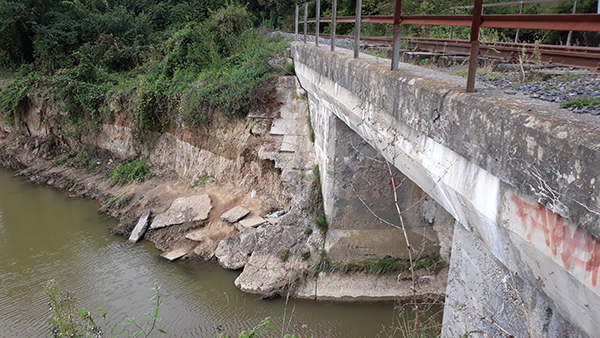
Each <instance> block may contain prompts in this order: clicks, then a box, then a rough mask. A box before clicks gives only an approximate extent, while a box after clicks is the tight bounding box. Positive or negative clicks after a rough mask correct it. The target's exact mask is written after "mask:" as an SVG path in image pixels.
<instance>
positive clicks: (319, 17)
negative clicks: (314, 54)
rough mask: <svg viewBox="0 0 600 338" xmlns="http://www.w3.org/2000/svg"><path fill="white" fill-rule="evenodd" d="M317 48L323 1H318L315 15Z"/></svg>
mask: <svg viewBox="0 0 600 338" xmlns="http://www.w3.org/2000/svg"><path fill="white" fill-rule="evenodd" d="M315 18H316V22H315V46H319V24H320V23H321V0H317V13H316V15H315Z"/></svg>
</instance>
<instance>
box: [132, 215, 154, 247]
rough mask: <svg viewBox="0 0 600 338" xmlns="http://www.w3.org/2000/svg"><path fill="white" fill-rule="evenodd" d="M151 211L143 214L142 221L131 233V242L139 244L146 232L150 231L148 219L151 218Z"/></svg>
mask: <svg viewBox="0 0 600 338" xmlns="http://www.w3.org/2000/svg"><path fill="white" fill-rule="evenodd" d="M151 213H152V212H151V211H146V212H145V213H143V214H142V216H141V217H140V219H139V220H138V222H137V225H136V226H135V228H134V229H133V231H132V232H131V236H129V241H130V242H133V243H137V241H139V240H140V239H141V238H142V237H143V236H144V233H145V232H146V230H147V229H148V219H149V218H150V214H151Z"/></svg>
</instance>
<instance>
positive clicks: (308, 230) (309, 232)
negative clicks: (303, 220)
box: [304, 228, 313, 235]
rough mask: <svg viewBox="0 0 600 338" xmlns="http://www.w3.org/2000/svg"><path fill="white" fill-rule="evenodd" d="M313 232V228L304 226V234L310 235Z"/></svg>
mask: <svg viewBox="0 0 600 338" xmlns="http://www.w3.org/2000/svg"><path fill="white" fill-rule="evenodd" d="M312 233H313V229H312V228H306V230H304V234H305V235H312Z"/></svg>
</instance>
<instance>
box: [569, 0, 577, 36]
mask: <svg viewBox="0 0 600 338" xmlns="http://www.w3.org/2000/svg"><path fill="white" fill-rule="evenodd" d="M575 12H577V0H575V1H574V2H573V14H575ZM572 37H573V31H569V35H568V36H567V47H569V46H570V45H571V38H572Z"/></svg>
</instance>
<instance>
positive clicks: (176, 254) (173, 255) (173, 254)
mask: <svg viewBox="0 0 600 338" xmlns="http://www.w3.org/2000/svg"><path fill="white" fill-rule="evenodd" d="M185 254H187V250H185V249H175V250H173V251H169V252H165V253H163V254H162V255H160V257H163V258H166V259H168V260H170V261H171V262H172V261H174V260H176V259H179V258H181V257H183V256H184V255H185Z"/></svg>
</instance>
